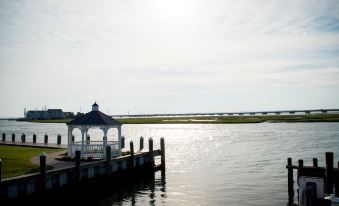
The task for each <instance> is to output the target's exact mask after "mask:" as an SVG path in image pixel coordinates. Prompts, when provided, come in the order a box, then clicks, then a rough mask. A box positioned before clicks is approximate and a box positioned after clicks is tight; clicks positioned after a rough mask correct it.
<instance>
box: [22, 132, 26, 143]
mask: <svg viewBox="0 0 339 206" xmlns="http://www.w3.org/2000/svg"><path fill="white" fill-rule="evenodd" d="M21 142H26V135H25V133H22V135H21Z"/></svg>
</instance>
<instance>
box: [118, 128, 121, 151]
mask: <svg viewBox="0 0 339 206" xmlns="http://www.w3.org/2000/svg"><path fill="white" fill-rule="evenodd" d="M118 156H121V126H118Z"/></svg>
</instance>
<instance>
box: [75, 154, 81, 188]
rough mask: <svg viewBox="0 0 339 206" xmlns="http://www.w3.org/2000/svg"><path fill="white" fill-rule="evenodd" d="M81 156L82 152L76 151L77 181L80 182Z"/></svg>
mask: <svg viewBox="0 0 339 206" xmlns="http://www.w3.org/2000/svg"><path fill="white" fill-rule="evenodd" d="M80 156H81V152H80V151H79V150H77V151H75V181H76V182H79V181H80Z"/></svg>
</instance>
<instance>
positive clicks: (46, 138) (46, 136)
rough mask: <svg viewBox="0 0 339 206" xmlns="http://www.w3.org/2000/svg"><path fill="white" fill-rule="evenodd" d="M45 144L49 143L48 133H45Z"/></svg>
mask: <svg viewBox="0 0 339 206" xmlns="http://www.w3.org/2000/svg"><path fill="white" fill-rule="evenodd" d="M44 142H45V144H47V143H48V135H47V134H45V141H44Z"/></svg>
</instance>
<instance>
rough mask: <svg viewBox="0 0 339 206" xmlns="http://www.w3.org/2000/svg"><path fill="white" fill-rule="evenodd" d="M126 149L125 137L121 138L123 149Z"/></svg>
mask: <svg viewBox="0 0 339 206" xmlns="http://www.w3.org/2000/svg"><path fill="white" fill-rule="evenodd" d="M123 148H125V137H124V136H122V137H121V149H123Z"/></svg>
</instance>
